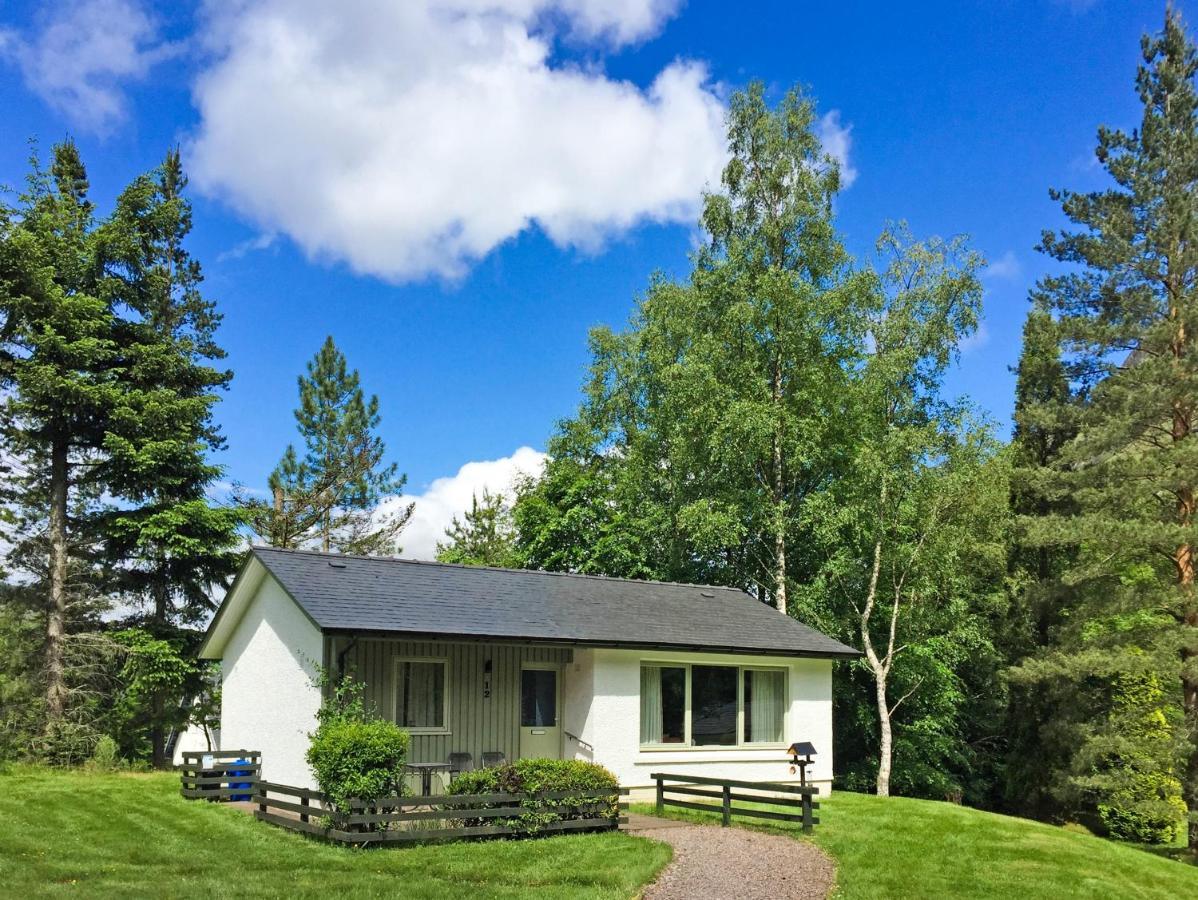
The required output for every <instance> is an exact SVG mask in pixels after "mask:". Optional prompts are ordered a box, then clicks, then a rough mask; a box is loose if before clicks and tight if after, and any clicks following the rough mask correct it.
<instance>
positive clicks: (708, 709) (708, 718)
mask: <svg viewBox="0 0 1198 900" xmlns="http://www.w3.org/2000/svg"><path fill="white" fill-rule="evenodd" d="M691 743H692V744H693V745H694V746H696V747H704V746H709V745H712V744H716V745H735V744H736V669H734V668H732V667H731V666H691Z"/></svg>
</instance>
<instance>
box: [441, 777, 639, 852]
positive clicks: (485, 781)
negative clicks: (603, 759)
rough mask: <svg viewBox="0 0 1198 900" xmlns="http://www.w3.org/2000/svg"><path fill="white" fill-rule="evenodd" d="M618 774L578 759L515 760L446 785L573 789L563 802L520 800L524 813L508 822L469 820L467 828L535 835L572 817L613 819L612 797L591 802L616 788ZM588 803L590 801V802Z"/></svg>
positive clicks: (457, 788) (514, 790) (506, 790)
mask: <svg viewBox="0 0 1198 900" xmlns="http://www.w3.org/2000/svg"><path fill="white" fill-rule="evenodd" d="M619 786H620V782H619V781H617V780H616V776H615V775H613V774H612V773H611V772H609V771H608V770H607V769H605V768H603V766H601V765H599V764H597V763H592V762H585V761H583V760H579V759H519V760H516V761H515V762H514V763H508V764H505V765H502V766H494V767H491V768H487V769H475V770H474V771H472V772H463V773H462V774H461V775H459V776H458V777H457V779H456V780H455V781H454V782H453V784H451V785H450V786H449V793H451V794H520V793H534V794H539V793H547V792H560V791H567V792H571V791H576V792H577V793H576V794H574V795H571V796H568V797H567V798H566V799H563V800H536V799H532V800H525V801H522V802H521V804H520V805H521V806H522V807H523V808H524V812H523V813H522V814H521V815H519V816H516V817H512V818H499V819H489V820H485V821H484V820H481V819H477V820H475V819H467V820H466V821H465V824H466V825H467V826H470V825H483V824H491V823H494V824H496V825H509V826H513V827H516V828H519V829H520V830H521V831H525V832H527V833H530V834H531V833H534V832H536V831H539V830H541V829H542V828H544V827H545V826H546V825H549V824H551V823H553V822H561V821H566V820H571V819H594V818H613V819H614V818H615V817H616V816H618V815H619V804H618V801H617V800H616V799H614V798H613V799H612V800H610V801H606V802H604V803H603V804H602V805H596V804H595V803H594V802H593V798H594V796H595V793H596V792H598V791H603V792H609V791H614V790H615V789H617V788H619ZM588 801H591V802H588ZM579 803H582V804H585V806H584V808H583V809H582V810H566V811H559V810H556V809H554V808H553V807H557V806H571V805H575V804H579ZM504 805H509V804H501V803H489V804H487V803H484V804H480V806H482V807H483V808H488V809H493V808H495V807H497V806H504Z"/></svg>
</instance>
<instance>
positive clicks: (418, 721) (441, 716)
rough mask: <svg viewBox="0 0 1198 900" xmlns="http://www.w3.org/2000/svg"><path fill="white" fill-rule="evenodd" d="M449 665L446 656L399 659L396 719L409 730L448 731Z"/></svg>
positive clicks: (396, 677) (396, 686)
mask: <svg viewBox="0 0 1198 900" xmlns="http://www.w3.org/2000/svg"><path fill="white" fill-rule="evenodd" d="M447 670H448V664H447V663H446V661H445V660H443V659H400V660H396V662H395V722H396V724H397V725H400V726H402V727H403V728H407V729H408V730H409V731H415V732H421V731H426V732H427V731H445V730H446V727H447V726H446V700H447V693H446V682H447V680H448V678H447Z"/></svg>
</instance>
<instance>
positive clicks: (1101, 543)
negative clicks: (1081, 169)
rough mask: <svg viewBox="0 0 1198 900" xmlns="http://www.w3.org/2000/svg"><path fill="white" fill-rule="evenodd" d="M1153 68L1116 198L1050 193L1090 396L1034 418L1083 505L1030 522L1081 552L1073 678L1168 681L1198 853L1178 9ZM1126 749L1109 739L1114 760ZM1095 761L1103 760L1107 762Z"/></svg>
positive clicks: (1197, 178)
mask: <svg viewBox="0 0 1198 900" xmlns="http://www.w3.org/2000/svg"><path fill="white" fill-rule="evenodd" d="M1143 60H1144V61H1143V64H1142V65H1141V67H1140V69H1139V72H1138V75H1137V78H1136V88H1137V91H1138V94H1139V97H1140V100H1141V102H1142V104H1143V115H1142V119H1141V122H1140V126H1139V128H1138V129H1136V130H1135V131H1132V132H1130V133H1127V132H1124V131H1121V130H1116V129H1108V128H1102V129H1100V131H1099V134H1098V148H1097V157H1098V160H1099V162H1100V163H1101V164H1102V166H1103V167H1104V169H1105V170H1106V172H1107V173H1108V174H1109V176H1110V178H1111V179H1112V182H1113V184H1112V185H1111V187H1109V188H1107V189H1105V190H1099V191H1094V192H1090V193H1084V194H1083V193H1073V192H1070V191H1055V192H1053V197H1054V198H1055V199H1057V200H1059V201H1060V202H1061V205H1062V208H1063V210H1064V212H1065V215H1066V216H1067V217H1068V219H1069V220H1070V221H1071V222H1072V223H1073V225H1074V229H1073V230H1067V231H1062V232H1059V233H1046V234H1045V235H1044V238H1043V241H1042V244H1041V248H1042V249H1043V251H1044V252H1045V253H1047V254H1048V255H1049V256H1051V257H1052V258H1053V259H1056V260H1058V261H1060V262H1062V263H1065V264H1067V265H1068V266H1069V268H1068V270H1067V271H1066V272H1064V273H1063V274H1060V275H1054V276H1051V277H1048V278H1045V279H1043V281H1042V282H1041V284H1040V286H1039V293H1040V294H1041V295H1042V296H1043V298H1044V302H1045V303H1046V304H1047V306H1048V307H1049V309H1051V311H1052V313H1053V315H1054V317H1055V320H1056V327H1057V329H1058V334H1059V335H1060V339H1061V342H1062V347H1063V348H1064V350H1065V351H1066V355H1065V362H1066V367H1067V368H1066V371H1067V373H1068V377H1069V379H1070V381H1071V383H1072V385H1073V387H1074V389H1075V392H1076V393H1077V395H1078V399H1077V403H1076V404H1075V405H1073V406H1071V407H1068V408H1062V409H1057V410H1056V412H1053V411H1052V405H1051V404H1041V405H1039V406H1038V407H1037V408H1038V410H1039V411H1040V412H1041V413H1043V421H1044V422H1045V423H1046V424H1049V425H1052V426H1054V427H1060V428H1064V427H1075V428H1076V433H1077V436H1076V437H1075V438H1074V439H1073V440H1072V441H1070V442H1069V444H1068V445H1066V446H1065V447H1064V448H1062V450H1061V452H1060V454H1059V456H1058V457H1057V458H1056V460H1054V461H1052V462H1051V463H1050V464H1049V465H1048V467H1047V469H1046V472H1045V477H1044V478H1043V483H1042V485H1041V486H1040V491H1041V494H1042V496H1043V497H1044V498H1045V499H1046V500H1049V501H1053V500H1056V499H1058V498H1061V497H1065V496H1070V497H1071V498H1072V500H1073V502H1074V503H1076V505H1077V508H1076V512H1074V513H1072V514H1062V513H1060V512H1052V513H1049V514H1046V515H1035V516H1030V517H1028V518H1027V519H1026V520H1025V522H1026V526H1027V527H1026V532H1027V535H1028V537H1027V540H1028V541H1029V542H1030V543H1032V544H1034V545H1037V546H1043V547H1066V548H1072V549H1073V550H1074V551H1075V552H1076V558H1075V559H1074V560H1072V561H1071V563H1070V564H1069V569H1068V577H1069V580H1070V582H1071V584H1073V585H1075V586H1076V588H1077V590H1078V591H1079V594H1080V596H1081V603H1082V606H1081V608H1080V609H1079V611H1078V613H1077V615H1076V616H1075V618H1076V619H1078V620H1080V621H1081V622H1082V623H1084V627H1080V626H1079V627H1078V629H1077V630H1076V633H1075V634H1074V636H1073V647H1072V650H1073V652H1072V654H1070V655H1068V656H1062V657H1059V658H1058V660H1057V661H1058V663H1059V665H1060V666H1061V667H1063V671H1065V672H1067V673H1069V674H1070V675H1071V676H1072V677H1073V678H1074V679H1077V680H1079V681H1080V680H1081V679H1084V678H1089V679H1093V678H1095V677H1099V678H1103V679H1106V680H1108V681H1110V680H1116V679H1119V678H1122V677H1124V676H1125V675H1130V676H1134V677H1136V678H1142V677H1147V676H1149V675H1151V674H1152V673H1153V672H1157V673H1160V674H1161V675H1162V676H1167V681H1165V682H1162V683H1166V684H1170V685H1173V686H1174V687H1173V690H1174V691H1175V693H1174V694H1173V696H1174V697H1176V701H1177V702H1179V703H1180V705H1181V706H1182V707H1183V708H1184V711H1185V722H1186V735H1185V736H1186V739H1187V744H1188V747H1189V750H1188V751H1187V753H1186V757H1187V758H1186V760H1185V761H1184V763H1183V765H1182V769H1183V772H1184V779H1183V780H1184V784H1185V796H1186V802H1187V803H1188V805H1189V809H1190V825H1189V838H1188V839H1189V845H1190V847H1191V848H1198V594H1196V589H1198V586H1196V585H1195V560H1194V553H1195V544H1196V542H1198V535H1196V534H1195V521H1194V515H1195V506H1196V503H1198V497H1196V491H1198V435H1195V433H1194V430H1193V429H1194V427H1195V425H1196V424H1198V418H1196V416H1198V347H1196V346H1195V344H1194V335H1195V334H1196V333H1198V332H1196V331H1195V329H1198V217H1195V216H1194V214H1193V211H1194V209H1195V208H1196V206H1198V91H1196V90H1195V74H1196V73H1198V55H1196V53H1195V48H1194V46H1193V44H1192V43H1191V42H1190V40H1189V39H1188V37H1187V35H1186V33H1185V29H1184V27H1183V25H1182V22H1181V19H1180V17H1179V16H1178V14H1177V13H1176V12H1175V11H1173V10H1172V9H1170V10H1169V11H1168V13H1167V14H1166V19H1165V26H1164V29H1163V31H1162V32H1161V33H1160V34H1159V35H1156V36H1152V37H1146V38H1145V39H1144V41H1143ZM1096 739H1097V740H1101V739H1102V735H1101V734H1100V735H1097V736H1096ZM1121 752H1126V747H1125V746H1124V745H1121V744H1119V743H1117V742H1114V741H1112V742H1110V743H1108V744H1107V745H1106V747H1105V750H1104V753H1105V754H1106V757H1108V758H1111V757H1115V756H1117V755H1118V754H1119V753H1121ZM1089 756H1090V758H1091V759H1092V760H1094V761H1095V765H1098V764H1099V760H1100V758H1101V756H1102V754H1099V753H1096V752H1094V751H1093V750H1091V751H1090V752H1089ZM1165 774H1168V773H1165Z"/></svg>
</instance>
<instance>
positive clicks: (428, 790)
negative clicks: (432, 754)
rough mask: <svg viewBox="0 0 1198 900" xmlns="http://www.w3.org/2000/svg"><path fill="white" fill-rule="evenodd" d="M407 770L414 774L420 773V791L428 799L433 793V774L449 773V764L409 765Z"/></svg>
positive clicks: (424, 763)
mask: <svg viewBox="0 0 1198 900" xmlns="http://www.w3.org/2000/svg"><path fill="white" fill-rule="evenodd" d="M405 768H407V769H409V770H410V771H413V772H419V773H420V790H421V792H422V794H423V796H425V797H428V796H429V795H430V794H432V792H433V772H448V771H449V763H447V762H422V763H408V764H407V765H406V766H405Z"/></svg>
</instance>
